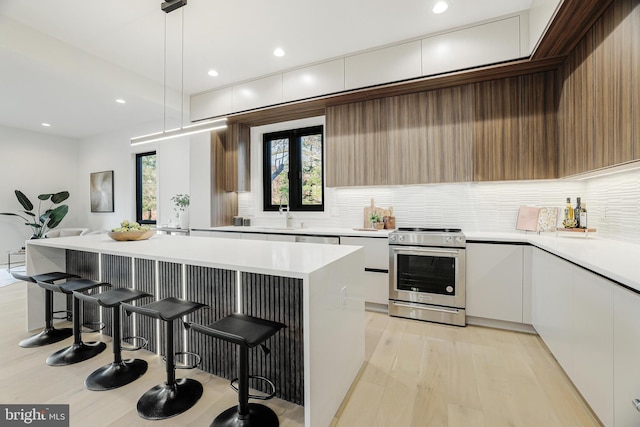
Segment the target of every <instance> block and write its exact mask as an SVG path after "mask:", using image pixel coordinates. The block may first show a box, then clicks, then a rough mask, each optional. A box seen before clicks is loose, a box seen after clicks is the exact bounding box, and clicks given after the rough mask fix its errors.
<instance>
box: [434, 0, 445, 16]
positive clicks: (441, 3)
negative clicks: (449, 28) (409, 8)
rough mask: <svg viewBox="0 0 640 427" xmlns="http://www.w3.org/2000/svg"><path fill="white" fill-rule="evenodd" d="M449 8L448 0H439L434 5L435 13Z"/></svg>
mask: <svg viewBox="0 0 640 427" xmlns="http://www.w3.org/2000/svg"><path fill="white" fill-rule="evenodd" d="M448 8H449V5H448V4H447V2H446V1H439V2H437V3H436V4H435V5H434V6H433V9H432V11H433V13H442V12H444V11H445V10H447V9H448Z"/></svg>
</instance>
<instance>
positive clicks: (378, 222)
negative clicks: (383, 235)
mask: <svg viewBox="0 0 640 427" xmlns="http://www.w3.org/2000/svg"><path fill="white" fill-rule="evenodd" d="M369 222H371V228H375V229H378V230H381V229H382V227H384V224H383V223H382V217H381V216H380V214H379V213H377V212H371V213H370V214H369Z"/></svg>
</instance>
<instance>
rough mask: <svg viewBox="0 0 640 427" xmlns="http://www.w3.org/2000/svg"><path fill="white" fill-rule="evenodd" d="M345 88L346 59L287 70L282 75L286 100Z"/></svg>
mask: <svg viewBox="0 0 640 427" xmlns="http://www.w3.org/2000/svg"><path fill="white" fill-rule="evenodd" d="M343 90H344V59H336V60H335V61H327V62H323V63H320V64H316V65H312V66H309V67H304V68H299V69H297V70H293V71H287V72H285V73H284V74H283V75H282V97H283V101H284V102H288V101H295V100H298V99H305V98H311V97H314V96H320V95H326V94H329V93H335V92H340V91H343Z"/></svg>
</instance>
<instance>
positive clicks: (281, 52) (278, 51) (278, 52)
mask: <svg viewBox="0 0 640 427" xmlns="http://www.w3.org/2000/svg"><path fill="white" fill-rule="evenodd" d="M273 54H274V55H275V56H284V50H283V49H282V48H280V47H279V48H276V50H274V51H273Z"/></svg>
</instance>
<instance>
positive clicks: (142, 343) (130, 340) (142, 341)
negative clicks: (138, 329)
mask: <svg viewBox="0 0 640 427" xmlns="http://www.w3.org/2000/svg"><path fill="white" fill-rule="evenodd" d="M121 342H122V343H124V344H127V345H129V347H125V346H122V345H121V346H120V349H121V350H122V351H138V350H142V349H143V348H147V345H148V344H149V340H148V339H146V338H145V337H141V336H133V337H124V338H122V340H121ZM138 342H139V344H137V345H136V343H138Z"/></svg>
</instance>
